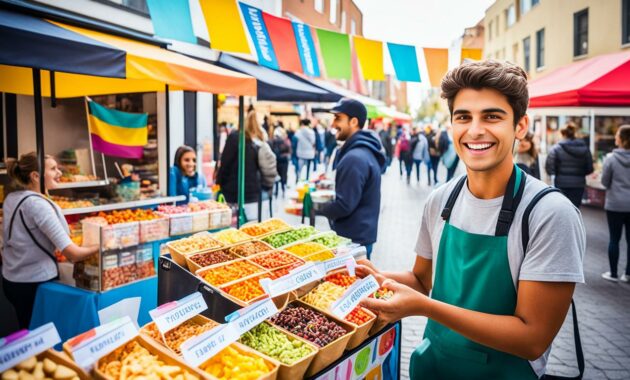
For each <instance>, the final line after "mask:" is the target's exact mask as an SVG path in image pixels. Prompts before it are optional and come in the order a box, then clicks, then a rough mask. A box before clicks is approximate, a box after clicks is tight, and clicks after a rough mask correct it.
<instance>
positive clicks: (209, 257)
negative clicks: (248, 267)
mask: <svg viewBox="0 0 630 380" xmlns="http://www.w3.org/2000/svg"><path fill="white" fill-rule="evenodd" d="M189 258H190V260H191V261H192V262H193V263H195V264H197V265H199V266H200V267H207V266H210V265H215V264H219V263H224V262H227V261H232V260H235V259H236V258H237V257H236V256H234V255H232V254H231V253H228V252H227V251H226V250H224V249H222V250H220V251H213V252H203V253H198V254H196V255H192V256H190V257H189Z"/></svg>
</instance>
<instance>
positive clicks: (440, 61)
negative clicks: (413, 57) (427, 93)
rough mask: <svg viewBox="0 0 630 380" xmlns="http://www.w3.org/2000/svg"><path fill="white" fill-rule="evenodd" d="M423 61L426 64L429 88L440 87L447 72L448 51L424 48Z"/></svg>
mask: <svg viewBox="0 0 630 380" xmlns="http://www.w3.org/2000/svg"><path fill="white" fill-rule="evenodd" d="M424 59H425V61H426V62H427V69H428V70H429V81H430V82H431V87H440V83H441V82H442V78H443V77H444V75H445V74H446V72H447V71H448V49H432V48H424Z"/></svg>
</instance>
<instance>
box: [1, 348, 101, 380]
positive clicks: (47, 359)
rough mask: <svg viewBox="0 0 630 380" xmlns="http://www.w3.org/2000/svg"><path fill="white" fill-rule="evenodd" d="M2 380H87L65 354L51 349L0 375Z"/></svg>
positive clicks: (82, 372) (83, 373)
mask: <svg viewBox="0 0 630 380" xmlns="http://www.w3.org/2000/svg"><path fill="white" fill-rule="evenodd" d="M0 377H1V378H2V380H22V379H52V380H72V379H80V380H89V379H91V377H90V376H89V375H88V374H87V373H85V372H84V371H83V370H82V369H81V368H79V366H77V364H76V363H75V362H73V361H72V360H70V359H69V358H68V357H67V356H66V354H64V353H61V352H57V351H55V350H53V349H50V350H47V351H44V352H42V353H40V354H38V355H37V356H32V357H30V358H29V359H27V360H24V361H22V362H21V363H19V364H17V365H16V366H14V367H13V368H10V369H7V370H6V371H4V372H2V373H1V374H0Z"/></svg>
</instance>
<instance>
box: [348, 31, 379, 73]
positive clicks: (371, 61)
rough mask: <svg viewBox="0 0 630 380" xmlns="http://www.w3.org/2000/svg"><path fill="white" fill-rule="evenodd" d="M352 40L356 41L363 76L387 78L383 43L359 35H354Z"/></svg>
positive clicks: (355, 47) (355, 45) (355, 46)
mask: <svg viewBox="0 0 630 380" xmlns="http://www.w3.org/2000/svg"><path fill="white" fill-rule="evenodd" d="M352 41H353V43H354V49H355V50H356V52H357V57H358V58H359V64H360V65H361V72H362V73H363V78H364V79H371V80H385V71H384V70H383V43H382V42H381V41H375V40H368V39H367V38H363V37H359V36H353V37H352Z"/></svg>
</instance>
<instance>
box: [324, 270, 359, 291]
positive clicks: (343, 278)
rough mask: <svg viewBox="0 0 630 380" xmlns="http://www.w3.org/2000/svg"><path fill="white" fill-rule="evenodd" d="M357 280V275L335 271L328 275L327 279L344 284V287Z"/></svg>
mask: <svg viewBox="0 0 630 380" xmlns="http://www.w3.org/2000/svg"><path fill="white" fill-rule="evenodd" d="M356 280H357V278H356V277H351V276H349V275H348V274H346V273H341V272H339V273H333V274H330V275H328V276H326V281H328V282H332V283H333V284H336V285H339V286H343V287H344V288H347V287H349V286H350V285H352V284H354V282H355V281H356Z"/></svg>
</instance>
